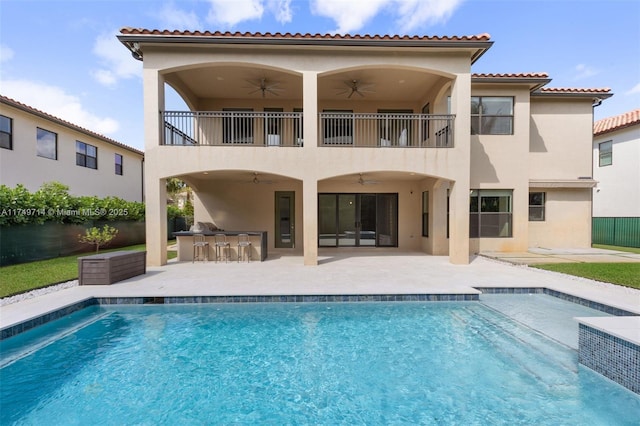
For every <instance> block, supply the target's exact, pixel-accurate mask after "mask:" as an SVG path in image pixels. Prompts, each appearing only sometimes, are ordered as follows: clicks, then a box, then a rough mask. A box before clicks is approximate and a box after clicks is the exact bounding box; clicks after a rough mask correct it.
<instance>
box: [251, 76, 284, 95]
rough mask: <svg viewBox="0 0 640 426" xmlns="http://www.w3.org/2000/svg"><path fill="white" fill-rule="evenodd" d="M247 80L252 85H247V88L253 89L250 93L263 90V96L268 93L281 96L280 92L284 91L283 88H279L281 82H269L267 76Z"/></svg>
mask: <svg viewBox="0 0 640 426" xmlns="http://www.w3.org/2000/svg"><path fill="white" fill-rule="evenodd" d="M245 81H246V82H247V83H249V84H250V85H251V86H250V87H245V89H253V90H251V91H250V92H249V94H250V95H253V94H254V93H258V92H261V93H262V97H263V98H265V97H266V96H267V93H268V94H270V95H273V96H280V94H279V93H278V92H282V90H283V89H280V88H278V86H280V83H278V82H268V81H267V79H266V78H260V79H257V80H245Z"/></svg>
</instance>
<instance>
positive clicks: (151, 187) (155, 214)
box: [145, 178, 167, 266]
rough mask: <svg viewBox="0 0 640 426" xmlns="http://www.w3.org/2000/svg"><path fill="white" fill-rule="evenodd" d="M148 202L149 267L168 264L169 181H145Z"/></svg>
mask: <svg viewBox="0 0 640 426" xmlns="http://www.w3.org/2000/svg"><path fill="white" fill-rule="evenodd" d="M145 186H146V189H147V200H146V209H145V230H146V240H147V265H149V266H160V265H165V264H166V263H167V180H166V179H158V178H147V179H146V180H145Z"/></svg>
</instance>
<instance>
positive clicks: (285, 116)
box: [118, 28, 611, 265]
mask: <svg viewBox="0 0 640 426" xmlns="http://www.w3.org/2000/svg"><path fill="white" fill-rule="evenodd" d="M118 38H119V39H120V41H121V42H122V43H123V44H124V45H125V46H126V47H127V48H128V49H129V50H130V51H131V53H132V55H133V57H134V58H136V59H139V60H142V61H143V67H144V117H145V118H144V120H145V152H146V155H147V161H146V170H145V182H146V197H147V198H146V201H147V207H146V212H147V218H146V226H147V233H146V235H147V251H148V261H149V263H150V264H151V265H159V264H164V263H165V262H166V250H165V248H166V241H165V240H164V238H162V236H164V235H165V234H166V232H165V229H166V228H165V226H166V223H167V221H166V220H165V215H166V209H165V203H166V193H165V192H166V189H165V185H164V182H165V181H166V179H167V178H170V177H177V178H180V179H182V180H184V181H185V182H187V183H188V184H189V186H190V187H191V188H192V189H193V191H194V209H195V220H196V221H202V222H215V223H216V224H217V225H218V226H220V227H222V228H224V229H226V230H252V231H268V233H269V234H268V235H269V236H268V243H269V246H268V248H269V250H271V249H273V248H277V249H289V250H291V251H292V252H298V253H299V252H302V253H303V254H304V263H305V264H307V265H315V264H317V263H318V250H319V248H322V247H356V248H361V249H362V250H363V251H365V250H371V249H373V248H376V247H377V248H383V249H384V250H388V251H392V252H394V251H416V250H420V251H423V252H425V253H430V254H435V255H448V256H449V258H450V261H451V262H452V263H458V264H466V263H468V262H469V259H470V255H471V254H473V253H477V252H480V251H526V250H527V248H528V247H530V246H544V247H589V246H590V244H591V197H592V195H591V189H592V188H593V186H595V181H594V180H593V179H592V178H591V152H590V149H591V148H590V147H591V142H592V136H593V135H592V123H593V105H594V104H598V103H600V102H601V101H602V100H603V99H606V98H608V97H610V96H611V92H610V91H609V89H574V88H560V89H552V88H545V87H543V86H545V85H547V84H548V83H549V82H550V79H549V77H548V76H547V74H544V73H525V74H472V73H471V66H472V65H473V63H474V62H476V61H477V60H478V59H479V58H480V57H481V56H482V55H483V54H485V53H486V51H487V50H488V49H489V48H490V47H491V45H492V44H493V42H492V41H490V37H489V35H487V34H482V35H477V36H455V37H426V36H425V37H417V36H416V37H406V36H357V35H346V36H340V35H319V34H317V35H310V34H306V35H302V34H293V35H292V34H279V33H278V34H269V33H267V34H260V33H221V32H208V31H207V32H199V31H195V32H191V31H159V30H144V29H132V28H124V29H122V30H121V35H119V36H118ZM166 85H169V86H171V87H172V88H173V89H174V90H175V91H176V92H177V93H178V94H179V95H180V96H181V97H182V99H183V100H184V102H185V103H186V105H187V106H188V108H189V110H188V111H167V110H166V108H165V96H166V95H165V90H166Z"/></svg>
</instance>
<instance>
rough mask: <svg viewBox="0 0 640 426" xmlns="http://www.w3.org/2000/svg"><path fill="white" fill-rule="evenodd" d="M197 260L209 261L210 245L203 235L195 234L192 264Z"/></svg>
mask: <svg viewBox="0 0 640 426" xmlns="http://www.w3.org/2000/svg"><path fill="white" fill-rule="evenodd" d="M196 259H197V260H205V259H206V261H207V262H208V261H209V243H208V242H207V240H206V238H205V236H204V235H202V234H193V259H192V261H191V263H193V262H195V261H196Z"/></svg>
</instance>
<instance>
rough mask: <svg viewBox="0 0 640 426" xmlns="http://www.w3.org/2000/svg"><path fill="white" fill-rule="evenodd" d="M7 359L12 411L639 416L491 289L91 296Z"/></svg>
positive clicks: (621, 391) (585, 420)
mask: <svg viewBox="0 0 640 426" xmlns="http://www.w3.org/2000/svg"><path fill="white" fill-rule="evenodd" d="M565 303H568V302H565ZM569 305H570V304H569ZM0 361H1V363H2V364H1V365H3V368H2V369H1V370H0V383H1V386H0V388H1V389H0V392H1V393H0V401H1V404H2V407H1V410H0V423H1V424H3V425H7V424H27V425H28V424H34V425H40V424H46V425H51V424H64V425H70V424H114V425H115V424H125V423H126V424H141V425H145V424H148V425H156V424H168V425H177V424H181V425H183V424H324V425H335V424H367V425H371V424H412V425H413V424H425V425H460V424H464V425H472V424H478V425H485V424H492V425H493V424H510V425H511V424H522V425H533V424H535V425H545V424H548V425H559V424H564V425H586V424H588V425H615V424H620V425H625V424H630V425H631V424H637V420H638V419H639V418H640V397H639V396H638V395H636V394H634V393H632V392H631V391H629V390H627V389H625V388H623V387H621V386H619V385H617V384H615V383H613V382H610V381H609V380H607V379H605V378H603V377H601V376H599V375H597V374H596V373H594V372H592V371H591V370H589V369H587V368H585V367H582V366H579V365H578V362H577V353H576V351H575V350H572V349H570V348H569V347H567V346H565V345H562V344H560V343H558V342H556V341H555V340H552V339H549V338H547V337H545V336H543V335H542V334H541V333H539V332H536V331H533V330H531V329H530V328H529V327H527V326H525V325H524V324H523V323H522V322H518V321H514V320H512V319H511V318H509V317H507V316H505V315H504V314H502V313H500V312H498V311H497V310H496V309H494V308H493V307H488V306H485V305H484V304H482V303H478V302H458V303H453V302H452V303H449V302H437V303H434V302H427V303H420V302H415V303H414V302H404V303H326V304H323V303H318V304H306V303H305V304H289V303H276V304H205V305H162V306H117V307H105V306H102V307H91V308H87V309H85V310H83V311H81V312H79V313H76V314H74V315H72V316H69V317H68V318H65V319H63V320H59V321H56V322H54V323H50V324H47V325H45V326H42V327H39V328H37V329H34V330H32V331H30V332H27V333H23V334H21V335H18V336H16V337H13V338H10V339H7V340H5V341H4V342H2V359H1V360H0Z"/></svg>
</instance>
